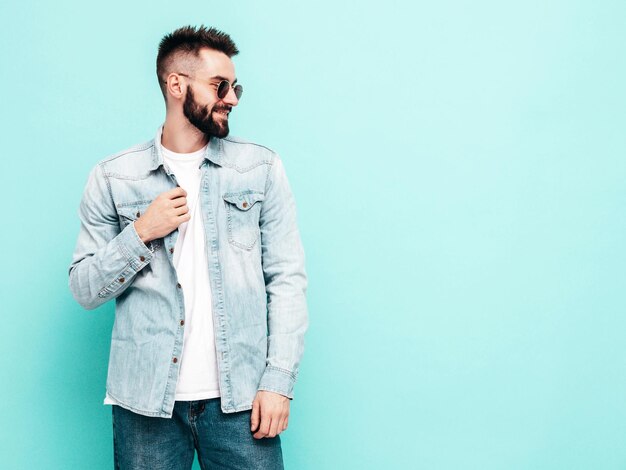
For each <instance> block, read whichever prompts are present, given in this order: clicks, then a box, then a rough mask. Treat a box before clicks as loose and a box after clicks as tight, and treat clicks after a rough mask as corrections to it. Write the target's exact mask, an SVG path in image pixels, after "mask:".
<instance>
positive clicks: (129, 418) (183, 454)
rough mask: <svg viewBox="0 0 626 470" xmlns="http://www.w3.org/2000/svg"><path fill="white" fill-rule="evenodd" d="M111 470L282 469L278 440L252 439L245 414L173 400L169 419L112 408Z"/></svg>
mask: <svg viewBox="0 0 626 470" xmlns="http://www.w3.org/2000/svg"><path fill="white" fill-rule="evenodd" d="M112 408H113V410H112V417H113V450H114V462H115V469H116V470H131V469H132V470H191V468H192V465H193V459H194V453H195V452H196V451H197V452H198V463H199V464H200V468H201V469H202V470H205V469H207V470H208V469H210V470H220V469H223V470H226V469H228V470H282V469H283V468H284V462H283V454H282V448H281V440H280V435H276V436H275V437H271V438H268V437H266V438H263V439H255V438H254V437H253V436H252V432H250V415H251V411H250V410H247V411H240V412H239V413H224V412H222V410H221V409H220V405H219V398H211V399H208V400H197V401H177V402H176V403H175V405H174V414H173V416H172V419H163V418H156V417H153V416H142V415H138V414H136V413H133V412H132V411H129V410H125V409H124V408H122V407H120V406H117V405H113V406H112Z"/></svg>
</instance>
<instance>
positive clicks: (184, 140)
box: [161, 117, 208, 153]
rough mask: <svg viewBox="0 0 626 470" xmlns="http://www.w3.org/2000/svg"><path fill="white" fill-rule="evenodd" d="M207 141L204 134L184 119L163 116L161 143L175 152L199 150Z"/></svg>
mask: <svg viewBox="0 0 626 470" xmlns="http://www.w3.org/2000/svg"><path fill="white" fill-rule="evenodd" d="M207 142H208V138H207V136H206V134H204V133H203V132H201V131H199V130H198V129H196V128H195V127H194V126H193V125H192V124H191V123H190V122H189V121H187V120H186V119H185V120H184V121H182V120H178V119H170V118H169V117H166V118H165V124H164V125H163V133H162V134H161V145H163V147H165V148H166V149H168V150H171V151H172V152H176V153H191V152H195V151H196V150H200V149H201V148H202V147H204V146H205V145H206V144H207Z"/></svg>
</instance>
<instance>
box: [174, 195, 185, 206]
mask: <svg viewBox="0 0 626 470" xmlns="http://www.w3.org/2000/svg"><path fill="white" fill-rule="evenodd" d="M186 204H187V196H178V197H176V198H173V199H172V207H180V206H184V205H186Z"/></svg>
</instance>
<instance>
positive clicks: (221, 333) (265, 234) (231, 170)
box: [69, 127, 308, 418]
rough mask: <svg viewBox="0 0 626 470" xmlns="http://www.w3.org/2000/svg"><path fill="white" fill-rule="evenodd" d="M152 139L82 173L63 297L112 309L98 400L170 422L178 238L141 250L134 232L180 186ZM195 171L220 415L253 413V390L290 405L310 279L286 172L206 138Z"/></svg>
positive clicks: (263, 152)
mask: <svg viewBox="0 0 626 470" xmlns="http://www.w3.org/2000/svg"><path fill="white" fill-rule="evenodd" d="M161 132H162V127H160V128H159V130H158V132H157V135H156V137H155V139H154V140H151V141H149V142H146V143H145V144H141V145H137V146H134V147H131V148H129V149H127V150H125V151H123V152H120V153H117V154H115V155H112V156H110V157H108V158H105V159H103V160H101V161H100V162H99V163H98V164H97V165H96V166H95V167H94V168H93V170H92V171H91V172H90V174H89V177H88V180H87V184H86V186H85V190H84V193H83V196H82V200H81V202H80V206H79V209H78V215H79V218H80V222H81V225H80V232H79V234H78V240H77V243H76V248H75V250H74V253H73V257H72V262H71V264H70V267H69V286H70V289H71V291H72V294H73V296H74V298H75V299H76V300H77V301H78V302H79V303H80V304H81V305H82V306H83V307H84V308H86V309H89V310H91V309H94V308H96V307H98V306H100V305H102V304H103V303H105V302H107V301H109V300H111V299H115V301H116V305H115V322H114V325H113V331H112V338H111V352H110V357H109V369H108V375H107V385H106V386H107V393H108V394H109V395H110V396H111V397H112V398H114V399H115V400H117V402H118V403H119V404H120V405H121V406H123V407H125V408H128V409H130V410H132V411H135V412H137V413H140V414H143V415H146V416H159V417H166V418H170V417H171V416H172V409H173V407H174V393H175V391H176V382H177V379H178V373H179V368H180V364H181V359H182V358H181V353H182V346H183V329H184V328H185V326H184V325H183V324H181V323H183V322H181V320H184V318H185V311H184V303H183V295H184V293H185V286H181V285H180V284H179V283H178V279H177V276H176V270H175V269H174V266H173V264H172V257H173V251H174V246H175V244H176V238H177V236H178V229H176V230H174V231H173V232H171V233H170V234H169V235H167V236H165V237H163V238H159V239H156V240H153V241H152V242H148V244H147V246H146V244H144V243H143V242H142V241H141V240H140V238H139V236H138V235H137V232H136V230H135V226H134V223H133V221H134V220H136V219H137V218H138V217H140V216H141V214H143V213H144V211H145V210H146V208H147V207H148V205H149V204H150V203H151V202H152V200H153V199H154V198H155V197H156V196H157V195H159V194H160V193H162V192H164V191H168V190H170V189H173V188H175V187H176V186H177V182H176V178H175V176H174V174H173V173H172V172H171V171H170V170H169V168H168V167H167V165H166V164H164V162H163V156H162V154H161V146H160V145H155V143H156V144H158V143H160V142H161ZM200 168H201V171H202V180H201V185H200V195H199V201H200V204H201V206H200V207H201V208H202V217H203V221H204V230H205V239H206V254H207V262H208V269H209V278H210V282H211V292H212V299H213V300H212V302H213V304H212V306H211V307H212V314H213V323H214V330H215V347H216V352H217V366H218V371H219V387H220V394H221V407H222V411H224V412H225V413H232V412H236V411H242V410H247V409H250V408H251V407H252V401H253V400H254V397H255V395H256V392H257V390H270V391H274V392H278V393H280V394H283V395H285V396H287V397H289V398H293V388H294V383H295V381H296V377H297V375H298V367H299V364H300V360H301V357H302V353H303V351H304V333H305V331H306V330H307V327H308V313H307V305H306V298H305V293H306V287H307V276H306V273H305V267H304V251H303V247H302V242H301V239H300V234H299V231H298V227H297V223H296V207H295V201H294V198H293V195H292V192H291V189H290V186H289V183H288V181H287V177H286V175H285V170H284V167H283V164H282V162H281V160H280V158H279V156H278V155H277V154H276V153H275V152H273V151H272V150H270V149H268V148H266V147H263V146H261V145H257V144H253V143H250V142H247V141H244V140H241V139H238V138H235V137H227V138H224V139H219V138H214V137H212V138H211V139H210V141H209V145H208V146H207V150H206V153H205V156H204V159H203V161H202V163H201V165H200Z"/></svg>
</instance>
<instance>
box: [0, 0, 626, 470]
mask: <svg viewBox="0 0 626 470" xmlns="http://www.w3.org/2000/svg"><path fill="white" fill-rule="evenodd" d="M200 23H205V24H207V25H213V26H216V27H218V28H221V29H223V30H225V31H227V32H229V33H230V34H231V35H232V36H233V38H234V39H235V41H236V42H237V44H238V46H239V48H240V50H241V54H240V55H239V56H237V57H236V58H235V65H236V68H237V75H238V78H239V80H240V82H241V83H242V84H243V85H244V87H245V94H244V96H243V98H242V101H241V103H240V105H239V107H238V108H237V109H236V110H235V111H234V112H233V114H232V116H231V123H232V125H231V129H232V130H231V133H232V134H233V135H238V136H241V137H245V138H247V139H250V140H253V141H256V142H259V143H262V144H265V145H268V146H270V147H271V148H273V149H275V150H277V151H278V152H279V153H280V154H281V156H282V157H283V159H284V162H285V166H286V169H287V173H288V176H289V178H290V182H291V184H292V188H293V190H294V193H295V196H296V200H297V203H298V211H299V213H298V217H299V222H300V228H301V232H302V235H303V241H304V245H305V250H306V253H307V269H308V274H309V278H310V287H309V291H308V292H309V297H308V298H309V308H310V320H311V327H310V330H309V333H308V337H307V343H306V352H305V356H304V359H303V362H302V366H301V370H300V378H299V380H298V384H297V385H296V398H295V400H294V401H293V402H292V414H291V418H290V421H289V429H288V430H287V431H286V432H285V433H284V434H282V439H283V443H284V454H285V463H286V464H287V468H290V469H298V470H308V469H315V470H318V469H359V470H362V469H435V470H440V469H442V470H443V469H455V470H456V469H480V470H490V469H507V470H514V469H533V470H537V469H540V470H543V469H568V470H571V469H594V470H596V469H624V468H626V445H625V442H626V439H625V437H624V436H625V435H626V351H625V349H626V343H625V341H624V337H625V336H626V316H625V315H624V314H625V312H626V310H625V307H626V299H625V296H624V292H625V289H624V284H625V281H626V277H625V275H624V267H625V266H626V253H625V250H624V233H625V231H626V216H625V210H624V208H625V204H626V191H625V189H626V188H625V183H626V160H625V156H626V133H625V132H624V127H625V124H626V119H625V118H626V90H625V87H624V83H626V66H625V62H624V45H625V44H626V3H624V2H620V1H610V0H609V1H602V2H592V1H586V2H583V1H546V0H544V1H538V0H529V1H524V2H522V1H520V2H502V1H495V0H493V1H488V0H477V1H473V2H470V1H461V0H443V1H439V2H410V1H408V0H407V1H395V2H394V1H390V2H387V3H382V2H332V1H329V0H319V1H317V2H309V3H296V2H287V1H267V2H253V1H239V2H212V1H193V2H191V1H189V2H178V3H177V2H163V1H152V2H148V1H136V2H121V1H117V0H115V1H109V2H100V3H94V4H90V3H89V2H78V1H64V0H61V1H56V2H45V3H44V2H34V1H31V2H16V1H7V2H3V3H2V4H0V59H1V66H0V77H1V87H0V103H1V104H0V129H1V132H2V151H1V152H0V153H1V154H2V160H1V165H2V170H3V178H2V184H0V188H1V189H0V190H1V191H2V209H1V210H2V214H3V230H2V231H1V234H0V237H1V238H0V241H1V243H0V246H2V248H3V250H2V266H3V269H2V270H1V274H0V275H1V276H2V277H1V282H0V289H1V292H0V293H1V299H2V315H1V316H0V318H1V319H2V324H3V325H2V330H1V331H2V341H0V367H1V368H0V374H1V375H0V382H1V383H2V385H1V387H0V417H1V422H2V426H0V456H2V457H1V459H2V461H1V462H0V467H2V468H3V469H4V468H6V469H87V468H88V469H93V470H97V469H109V468H112V461H113V455H112V430H111V415H110V408H109V407H106V406H103V405H102V399H103V397H104V392H105V390H104V385H105V380H106V367H107V360H108V351H109V342H110V332H111V327H112V323H113V317H114V305H113V303H109V304H106V305H105V306H103V307H101V308H99V309H97V310H95V311H89V312H88V311H84V310H82V309H81V307H80V306H79V305H78V304H77V303H76V302H75V301H74V300H73V298H72V296H71V294H70V292H69V289H68V286H67V268H68V265H69V263H70V259H71V253H72V250H73V248H74V243H75V241H76V235H77V233H78V217H77V208H78V202H79V199H80V196H81V193H82V189H83V187H84V184H85V181H86V177H87V173H88V171H89V170H90V169H91V168H92V167H93V166H94V164H95V163H96V162H97V161H98V160H100V159H101V158H104V157H105V156H107V155H109V154H111V153H114V152H116V151H118V150H121V149H124V148H126V147H128V146H130V145H132V144H135V143H139V142H143V141H145V140H148V139H150V138H151V137H152V136H153V135H154V132H155V130H156V128H157V127H158V126H159V125H160V123H161V122H162V121H163V118H164V106H163V102H162V97H161V95H160V91H159V89H158V86H157V83H156V79H155V74H154V62H155V56H156V48H157V45H158V42H159V40H160V38H161V36H162V35H163V34H165V33H166V32H169V31H171V30H173V29H175V28H176V27H179V26H181V25H184V24H200Z"/></svg>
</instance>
